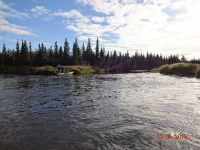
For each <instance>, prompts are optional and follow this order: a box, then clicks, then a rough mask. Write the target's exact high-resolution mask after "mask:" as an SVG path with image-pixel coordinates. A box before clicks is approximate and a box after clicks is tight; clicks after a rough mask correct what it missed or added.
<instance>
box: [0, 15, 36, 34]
mask: <svg viewBox="0 0 200 150" xmlns="http://www.w3.org/2000/svg"><path fill="white" fill-rule="evenodd" d="M0 31H2V32H7V33H13V34H16V35H34V34H33V33H32V31H30V29H28V28H26V27H23V26H18V25H15V24H11V23H9V22H8V21H6V20H4V19H3V18H1V17H0Z"/></svg>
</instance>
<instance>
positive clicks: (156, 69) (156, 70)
mask: <svg viewBox="0 0 200 150" xmlns="http://www.w3.org/2000/svg"><path fill="white" fill-rule="evenodd" d="M151 72H153V73H159V72H160V67H159V68H153V69H151Z"/></svg>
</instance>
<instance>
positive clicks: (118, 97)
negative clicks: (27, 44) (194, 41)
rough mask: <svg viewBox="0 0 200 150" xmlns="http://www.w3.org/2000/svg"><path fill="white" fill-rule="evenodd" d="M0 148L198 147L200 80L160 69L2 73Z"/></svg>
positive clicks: (9, 149)
mask: <svg viewBox="0 0 200 150" xmlns="http://www.w3.org/2000/svg"><path fill="white" fill-rule="evenodd" d="M168 133H172V135H173V134H174V135H175V134H184V135H186V136H187V138H182V139H176V138H174V136H173V138H172V139H170V138H165V136H166V135H167V134H168ZM158 135H164V138H163V137H162V138H161V137H160V136H158ZM0 149H1V150H65V149H66V150H70V149H105V150H108V149H109V150H110V149H111V150H112V149H119V150H120V149H144V150H145V149H150V150H151V149H153V150H157V149H158V150H159V149H169V150H173V149H181V150H182V149H191V150H193V149H194V150H198V149H200V80H198V79H195V78H184V77H182V78H179V77H173V76H165V75H160V74H157V73H141V74H116V75H88V76H73V75H69V76H66V77H56V76H51V77H45V76H3V75H1V76H0Z"/></svg>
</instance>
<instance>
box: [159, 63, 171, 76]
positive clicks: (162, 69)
mask: <svg viewBox="0 0 200 150" xmlns="http://www.w3.org/2000/svg"><path fill="white" fill-rule="evenodd" d="M160 73H162V74H169V65H164V66H161V67H160Z"/></svg>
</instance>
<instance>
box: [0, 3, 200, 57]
mask: <svg viewBox="0 0 200 150" xmlns="http://www.w3.org/2000/svg"><path fill="white" fill-rule="evenodd" d="M199 14H200V1H199V0H57V1H53V0H15V1H13V0H0V44H1V45H3V43H5V44H6V46H7V47H9V48H15V45H16V41H17V40H22V39H24V40H27V41H31V42H32V45H33V47H37V45H38V44H39V42H43V43H44V44H45V45H46V46H47V47H48V46H50V45H53V43H54V42H55V41H58V44H59V45H61V46H62V45H63V43H64V39H65V38H67V39H68V41H69V43H70V46H72V43H73V42H74V40H75V38H76V37H78V41H79V45H80V46H81V45H82V43H87V39H88V38H91V41H92V44H93V45H94V43H95V41H96V38H97V37H98V38H99V39H100V44H101V46H103V47H105V48H106V50H111V51H112V50H117V51H121V52H126V51H129V53H130V54H133V53H135V52H136V51H139V52H143V53H146V52H147V51H148V52H152V53H158V54H163V55H169V54H179V55H185V56H186V57H187V58H200V17H199Z"/></svg>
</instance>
